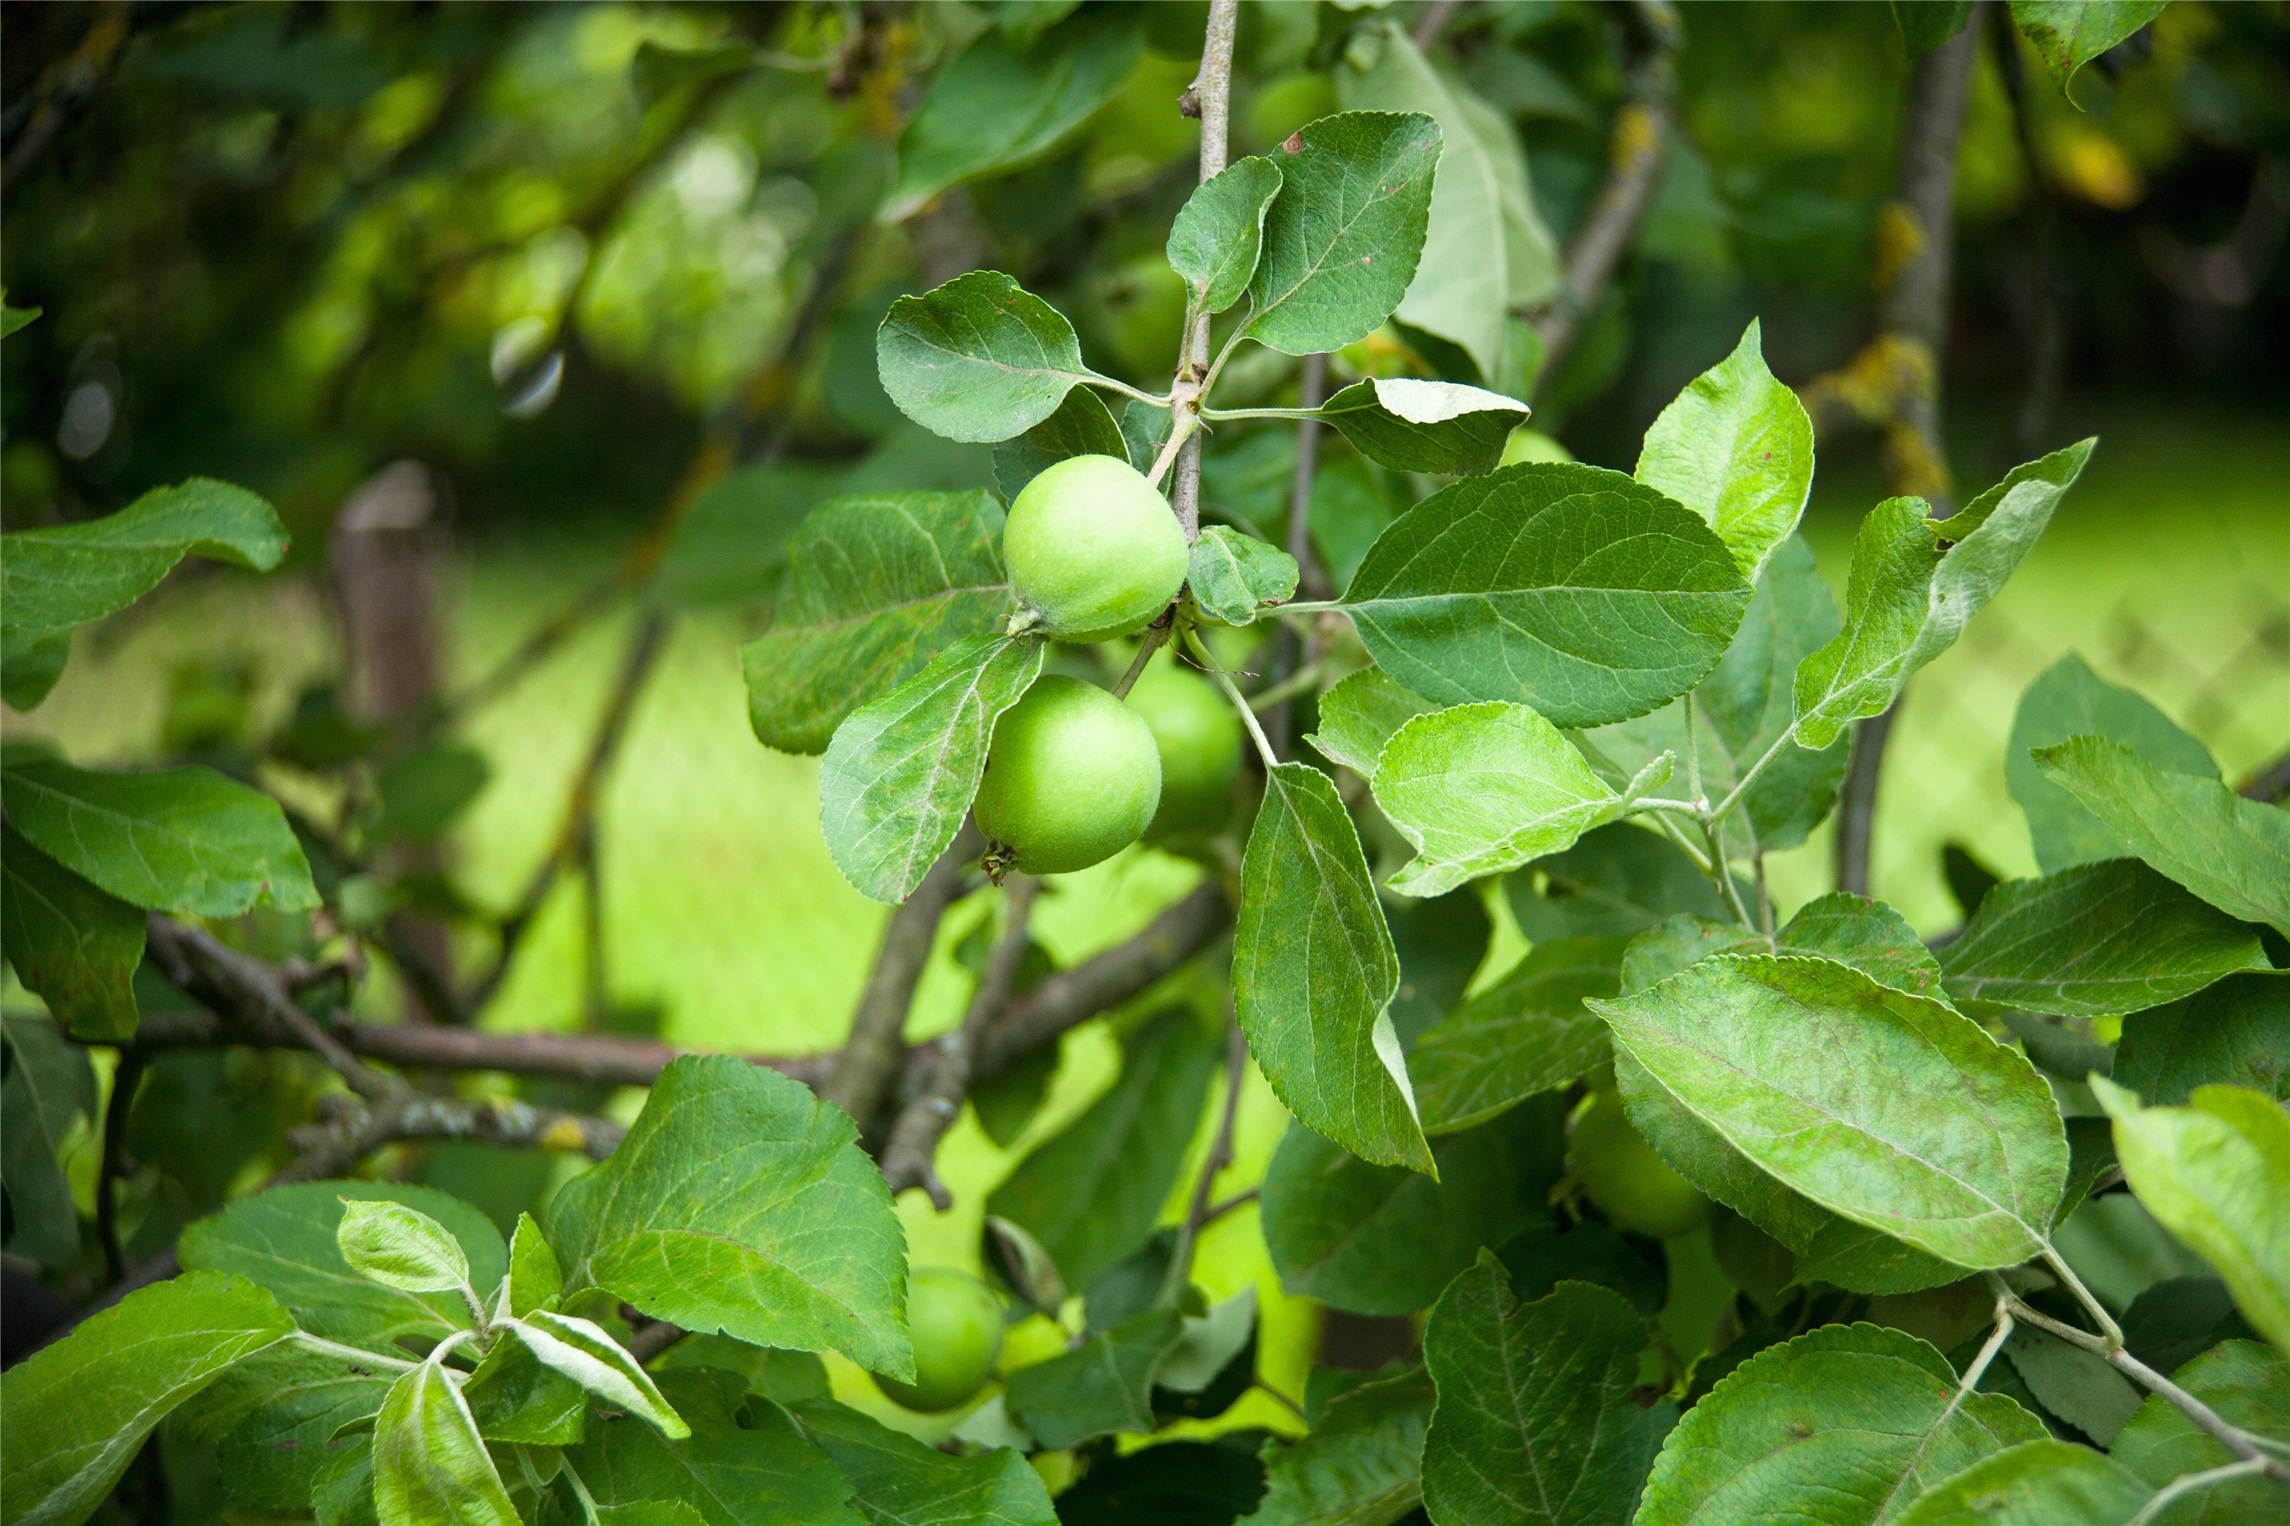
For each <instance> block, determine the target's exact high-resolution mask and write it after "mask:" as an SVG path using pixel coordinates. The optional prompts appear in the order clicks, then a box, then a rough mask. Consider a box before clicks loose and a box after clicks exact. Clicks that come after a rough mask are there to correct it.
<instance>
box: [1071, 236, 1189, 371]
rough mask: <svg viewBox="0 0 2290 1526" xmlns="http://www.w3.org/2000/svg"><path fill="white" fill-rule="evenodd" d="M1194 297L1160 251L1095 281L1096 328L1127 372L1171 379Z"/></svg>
mask: <svg viewBox="0 0 2290 1526" xmlns="http://www.w3.org/2000/svg"><path fill="white" fill-rule="evenodd" d="M1190 296H1191V293H1190V292H1189V291H1187V290H1186V287H1185V278H1184V277H1183V276H1181V275H1179V274H1177V272H1176V271H1174V270H1172V269H1171V268H1170V267H1169V261H1168V259H1167V258H1166V257H1165V256H1163V255H1162V254H1160V253H1158V252H1156V253H1153V254H1149V255H1144V256H1141V257H1140V258H1137V259H1134V260H1131V261H1129V262H1128V263H1127V264H1124V265H1120V266H1117V267H1115V268H1114V269H1113V270H1112V271H1111V272H1109V273H1107V274H1106V275H1104V276H1101V277H1099V278H1098V280H1097V281H1095V282H1094V283H1093V285H1092V290H1091V292H1090V297H1091V300H1092V302H1093V303H1094V305H1095V306H1096V309H1097V311H1096V313H1095V315H1094V316H1095V318H1096V320H1097V321H1096V327H1097V329H1098V330H1099V331H1100V332H1101V334H1102V335H1103V337H1104V339H1105V341H1106V343H1107V344H1108V345H1109V346H1110V347H1111V349H1112V350H1113V358H1114V359H1115V360H1117V361H1119V362H1120V364H1121V369H1122V371H1123V372H1124V373H1126V374H1127V375H1130V376H1139V377H1143V376H1152V377H1158V378H1160V380H1161V382H1162V384H1163V385H1164V386H1165V385H1166V384H1167V381H1168V378H1169V376H1170V374H1171V373H1172V372H1174V371H1175V370H1176V368H1177V346H1178V344H1179V342H1180V341H1181V340H1182V339H1183V338H1184V334H1185V304H1186V300H1187V299H1188V298H1189V297H1190Z"/></svg>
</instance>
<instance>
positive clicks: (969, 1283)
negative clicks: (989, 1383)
mask: <svg viewBox="0 0 2290 1526" xmlns="http://www.w3.org/2000/svg"><path fill="white" fill-rule="evenodd" d="M906 1326H907V1331H908V1333H909V1334H911V1335H912V1336H913V1337H914V1381H913V1382H912V1383H901V1382H900V1381H898V1380H897V1379H896V1378H886V1377H884V1376H882V1375H881V1374H879V1373H878V1374H876V1376H875V1386H876V1387H878V1388H880V1389H881V1390H882V1391H883V1392H884V1393H886V1394H889V1395H890V1396H891V1398H893V1399H895V1400H896V1401H898V1402H899V1403H900V1404H903V1405H905V1406H906V1407H907V1408H908V1409H914V1410H921V1411H923V1412H924V1413H926V1414H935V1413H937V1412H938V1411H940V1410H946V1409H952V1408H954V1407H955V1406H956V1405H957V1404H960V1403H962V1402H963V1401H965V1400H966V1399H968V1398H969V1397H970V1396H971V1395H972V1394H974V1393H976V1392H978V1390H979V1388H980V1387H981V1386H982V1385H984V1383H985V1381H986V1380H987V1379H988V1378H990V1377H992V1376H993V1375H994V1363H995V1362H996V1361H998V1360H999V1359H1000V1358H1001V1355H1002V1301H1001V1300H1000V1299H999V1298H997V1297H995V1296H994V1292H993V1290H992V1289H991V1288H989V1287H987V1286H986V1284H985V1283H983V1282H980V1281H979V1280H978V1279H977V1278H975V1277H973V1276H971V1275H970V1274H969V1273H967V1272H958V1271H955V1270H953V1269H952V1268H951V1267H943V1266H930V1267H924V1268H923V1269H922V1270H920V1271H918V1272H916V1273H915V1274H914V1275H913V1276H912V1277H911V1278H910V1279H909V1280H908V1282H907V1293H906Z"/></svg>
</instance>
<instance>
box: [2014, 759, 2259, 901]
mask: <svg viewBox="0 0 2290 1526" xmlns="http://www.w3.org/2000/svg"><path fill="white" fill-rule="evenodd" d="M2035 760H2036V767H2037V768H2038V769H2039V770H2041V771H2042V773H2043V776H2044V777H2045V778H2046V779H2049V780H2051V781H2052V782H2053V783H2054V784H2057V785H2059V786H2061V787H2062V788H2064V789H2065V790H2066V791H2067V792H2068V793H2069V794H2071V795H2073V796H2074V797H2075V798H2076V799H2077V800H2078V801H2080V802H2082V804H2083V805H2084V806H2085V807H2086V808H2087V809H2088V810H2090V812H2091V813H2092V814H2093V815H2095V816H2097V817H2098V818H2099V819H2100V820H2101V821H2102V822H2104V823H2106V825H2107V827H2108V828H2109V830H2111V831H2113V832H2115V833H2116V834H2118V835H2119V836H2121V837H2122V839H2123V840H2124V841H2125V842H2126V843H2128V844H2130V846H2131V851H2132V852H2133V853H2135V854H2137V855H2138V856H2139V857H2141V858H2143V859H2145V860H2146V861H2147V863H2148V864H2149V865H2150V866H2151V867H2153V868H2155V869H2158V870H2160V871H2161V872H2162V873H2163V874H2165V875H2167V876H2169V877H2170V878H2171V879H2174V880H2177V881H2178V882H2179V883H2180V884H2182V885H2184V886H2186V887H2187V888H2188V889H2189V890H2191V891H2193V892H2194V893H2195V894H2196V895H2199V896H2201V897H2202V898H2203V899H2204V900H2206V901H2208V902H2210V903H2211V904H2212V905H2213V906H2216V907H2217V908H2218V909H2219V910H2221V911H2223V912H2225V913H2227V914H2228V915H2229V916H2232V917H2236V918H2239V919H2240V920H2242V921H2245V922H2264V923H2266V924H2267V925H2268V926H2270V927H2272V928H2273V929H2274V930H2275V931H2276V932H2279V933H2282V934H2284V935H2285V936H2290V811H2286V810H2284V809H2283V808H2282V807H2280V806H2276V805H2262V804H2260V803H2259V802H2258V801H2255V800H2245V799H2243V798H2242V797H2241V796H2240V795H2237V794H2236V793H2235V792H2234V791H2233V790H2230V789H2228V788H2227V787H2226V786H2225V785H2223V784H2221V783H2219V781H2218V780H2216V779H2198V778H2196V777H2194V776H2193V775H2191V774H2178V773H2171V772H2169V771H2168V770H2165V769H2160V768H2157V767H2156V766H2155V765H2154V764H2152V763H2150V762H2148V761H2147V760H2146V759H2145V758H2142V757H2140V756H2139V755H2138V754H2137V753H2135V752H2133V751H2132V750H2131V749H2130V748H2128V747H2124V746H2122V745H2120V744H2118V743H2115V742H2109V741H2105V740H2103V739H2101V738H2099V737H2075V738H2072V739H2070V740H2068V741H2065V742H2062V743H2060V744H2059V745H2058V746H2056V747H2046V748H2042V749H2040V750H2038V751H2037V753H2036V754H2035Z"/></svg>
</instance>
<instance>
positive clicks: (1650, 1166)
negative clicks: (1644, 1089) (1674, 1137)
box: [1566, 1091, 1710, 1240]
mask: <svg viewBox="0 0 2290 1526" xmlns="http://www.w3.org/2000/svg"><path fill="white" fill-rule="evenodd" d="M1566 1158H1567V1164H1568V1165H1569V1166H1571V1167H1573V1169H1574V1175H1575V1179H1576V1180H1577V1181H1579V1182H1581V1183H1582V1190H1583V1191H1584V1192H1585V1193H1587V1194H1589V1197H1590V1200H1591V1201H1592V1202H1593V1203H1596V1204H1597V1205H1598V1207H1599V1209H1600V1211H1602V1212H1603V1213H1604V1214H1605V1215H1606V1216H1607V1217H1608V1218H1609V1219H1612V1220H1613V1221H1614V1222H1615V1223H1616V1224H1617V1225H1619V1226H1620V1227H1622V1228H1623V1229H1627V1230H1631V1231H1634V1232H1635V1233H1638V1234H1642V1235H1651V1236H1652V1237H1654V1238H1655V1239H1657V1240H1669V1239H1674V1238H1676V1237H1677V1236H1679V1235H1682V1234H1686V1233H1688V1232H1690V1231H1692V1230H1695V1229H1698V1228H1700V1227H1701V1226H1702V1225H1703V1224H1706V1223H1708V1222H1709V1217H1710V1200H1709V1199H1708V1198H1706V1197H1703V1196H1702V1195H1701V1193H1699V1192H1697V1191H1696V1190H1695V1189H1694V1184H1693V1183H1692V1182H1689V1181H1687V1180H1686V1179H1685V1178H1684V1177H1682V1176H1680V1175H1679V1174H1678V1173H1677V1172H1675V1171H1673V1170H1671V1169H1670V1167H1669V1163H1668V1162H1666V1161H1664V1160H1663V1159H1662V1157H1661V1156H1659V1155H1656V1154H1655V1153H1654V1147H1653V1146H1652V1145H1649V1144H1648V1143H1646V1141H1645V1140H1644V1139H1643V1138H1642V1137H1640V1135H1639V1133H1638V1131H1637V1130H1636V1129H1635V1128H1632V1127H1631V1126H1630V1119H1629V1117H1628V1116H1627V1115H1626V1114H1624V1112H1623V1111H1622V1099H1621V1097H1620V1096H1618V1095H1617V1094H1615V1093H1613V1092H1610V1091H1599V1092H1592V1093H1591V1094H1590V1102H1589V1104H1588V1105H1587V1106H1585V1107H1584V1108H1583V1110H1582V1112H1581V1113H1580V1114H1579V1115H1578V1116H1577V1117H1576V1118H1575V1120H1574V1132H1573V1133H1572V1134H1571V1135H1570V1136H1568V1139H1567V1146H1566Z"/></svg>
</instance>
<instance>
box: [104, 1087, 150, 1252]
mask: <svg viewBox="0 0 2290 1526" xmlns="http://www.w3.org/2000/svg"><path fill="white" fill-rule="evenodd" d="M143 1066H144V1059H143V1056H142V1055H140V1054H138V1053H136V1052H135V1051H133V1050H123V1051H122V1052H121V1053H120V1056H119V1065H118V1067H117V1068H116V1069H114V1070H113V1071H112V1073H111V1097H110V1099H109V1101H108V1102H107V1103H106V1104H105V1106H104V1109H103V1154H102V1156H101V1157H100V1158H99V1159H98V1160H97V1161H96V1172H95V1237H96V1242H97V1243H98V1244H99V1245H101V1246H102V1247H103V1280H104V1282H105V1284H106V1285H107V1286H108V1285H110V1284H113V1283H117V1282H118V1281H119V1280H120V1279H122V1278H123V1277H125V1276H126V1275H127V1257H126V1254H125V1253H124V1252H123V1251H122V1250H121V1248H120V1244H119V1183H120V1180H121V1178H123V1177H126V1176H128V1175H129V1174H131V1173H132V1171H133V1169H134V1167H133V1165H132V1163H131V1162H130V1161H129V1160H128V1158H127V1113H128V1109H129V1108H131V1107H133V1106H134V1105H135V1088H136V1086H137V1084H138V1083H139V1082H141V1081H142V1079H143Z"/></svg>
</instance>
